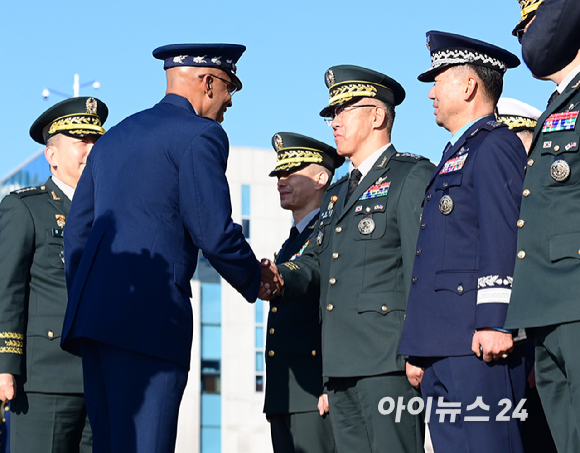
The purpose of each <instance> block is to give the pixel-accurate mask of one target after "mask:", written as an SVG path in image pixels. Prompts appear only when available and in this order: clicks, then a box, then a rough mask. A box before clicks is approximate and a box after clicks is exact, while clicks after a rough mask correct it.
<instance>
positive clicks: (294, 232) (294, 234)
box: [288, 226, 300, 243]
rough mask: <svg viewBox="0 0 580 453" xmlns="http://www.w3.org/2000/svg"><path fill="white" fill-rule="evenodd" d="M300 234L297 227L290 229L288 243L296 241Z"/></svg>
mask: <svg viewBox="0 0 580 453" xmlns="http://www.w3.org/2000/svg"><path fill="white" fill-rule="evenodd" d="M299 234H300V231H298V228H296V227H295V226H293V227H292V228H290V236H288V243H290V242H292V241H293V240H294V239H296V238H297V237H298V235H299Z"/></svg>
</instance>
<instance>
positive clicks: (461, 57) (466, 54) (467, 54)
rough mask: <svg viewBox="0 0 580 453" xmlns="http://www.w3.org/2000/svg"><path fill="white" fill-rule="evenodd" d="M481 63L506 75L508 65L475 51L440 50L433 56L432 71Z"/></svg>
mask: <svg viewBox="0 0 580 453" xmlns="http://www.w3.org/2000/svg"><path fill="white" fill-rule="evenodd" d="M476 61H479V62H480V63H482V64H483V65H485V66H488V67H493V68H494V69H496V70H498V71H500V72H502V73H505V72H506V71H507V65H506V64H505V63H504V62H503V61H500V60H498V59H497V58H493V57H490V56H489V55H485V54H482V53H479V52H475V51H473V50H461V49H458V50H440V51H438V52H435V53H433V54H431V69H437V68H438V67H440V66H443V65H453V64H466V63H473V62H476Z"/></svg>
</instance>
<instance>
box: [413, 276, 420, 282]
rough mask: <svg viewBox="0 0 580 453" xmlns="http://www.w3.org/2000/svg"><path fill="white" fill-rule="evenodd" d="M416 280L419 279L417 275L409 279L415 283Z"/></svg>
mask: <svg viewBox="0 0 580 453" xmlns="http://www.w3.org/2000/svg"><path fill="white" fill-rule="evenodd" d="M417 280H419V279H418V278H417V277H413V278H412V279H411V282H412V283H417Z"/></svg>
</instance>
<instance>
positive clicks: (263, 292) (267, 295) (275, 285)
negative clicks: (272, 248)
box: [258, 258, 284, 300]
mask: <svg viewBox="0 0 580 453" xmlns="http://www.w3.org/2000/svg"><path fill="white" fill-rule="evenodd" d="M260 264H261V269H262V282H261V285H260V293H259V295H258V297H259V298H260V299H262V300H272V299H273V298H274V297H276V296H278V295H280V293H281V291H282V287H283V286H284V281H283V280H282V278H281V277H280V274H279V273H278V268H277V267H276V265H275V264H274V263H273V262H272V261H270V260H269V259H266V258H264V259H262V262H261V263H260Z"/></svg>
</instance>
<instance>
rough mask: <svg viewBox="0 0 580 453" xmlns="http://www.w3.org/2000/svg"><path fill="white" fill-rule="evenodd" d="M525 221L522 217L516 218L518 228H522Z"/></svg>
mask: <svg viewBox="0 0 580 453" xmlns="http://www.w3.org/2000/svg"><path fill="white" fill-rule="evenodd" d="M525 223H526V222H524V221H523V220H522V219H520V220H518V228H523V227H524V224H525Z"/></svg>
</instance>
